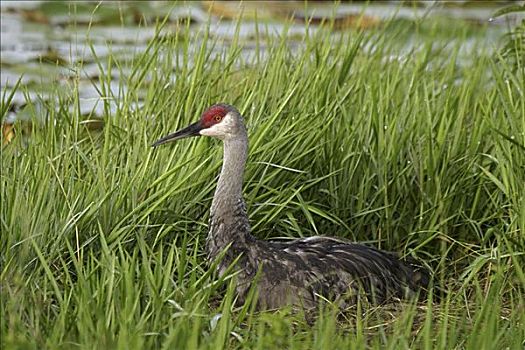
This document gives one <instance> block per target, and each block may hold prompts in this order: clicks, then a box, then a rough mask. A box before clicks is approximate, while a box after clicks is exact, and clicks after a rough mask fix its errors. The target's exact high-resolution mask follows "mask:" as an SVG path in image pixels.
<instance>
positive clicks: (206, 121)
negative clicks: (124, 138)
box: [152, 103, 246, 147]
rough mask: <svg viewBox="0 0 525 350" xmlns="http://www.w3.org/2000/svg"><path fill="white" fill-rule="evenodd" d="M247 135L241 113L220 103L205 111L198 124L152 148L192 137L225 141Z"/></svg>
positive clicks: (172, 135)
mask: <svg viewBox="0 0 525 350" xmlns="http://www.w3.org/2000/svg"><path fill="white" fill-rule="evenodd" d="M245 135H246V129H245V126H244V121H243V119H242V116H241V114H240V113H239V111H238V110H237V109H236V108H235V107H233V106H231V105H228V104H225V103H218V104H215V105H213V106H211V107H209V108H208V109H207V110H206V111H204V113H202V115H201V117H200V119H199V121H197V122H196V123H193V124H191V125H189V126H187V127H185V128H183V129H181V130H179V131H176V132H174V133H172V134H169V135H167V136H165V137H163V138H161V139H160V140H158V141H157V142H155V143H154V144H153V145H152V146H153V147H156V146H160V145H162V144H165V143H168V142H172V141H176V140H180V139H183V138H186V137H192V136H213V137H216V138H219V139H221V140H223V141H224V140H232V139H235V138H238V137H242V136H245Z"/></svg>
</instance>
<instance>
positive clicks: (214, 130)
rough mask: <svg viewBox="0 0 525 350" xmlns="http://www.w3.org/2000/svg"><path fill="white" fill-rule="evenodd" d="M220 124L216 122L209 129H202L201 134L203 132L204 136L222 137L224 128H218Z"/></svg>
mask: <svg viewBox="0 0 525 350" xmlns="http://www.w3.org/2000/svg"><path fill="white" fill-rule="evenodd" d="M219 125H220V124H215V125H213V126H211V127H209V128H207V129H202V130H201V131H199V134H201V135H202V136H215V137H220V136H222V135H223V133H222V130H220V128H218V126H219Z"/></svg>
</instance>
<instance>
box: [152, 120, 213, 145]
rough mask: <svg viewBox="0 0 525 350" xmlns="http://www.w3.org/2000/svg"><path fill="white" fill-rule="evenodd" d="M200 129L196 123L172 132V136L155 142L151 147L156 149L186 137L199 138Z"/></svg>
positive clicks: (200, 126) (199, 124)
mask: <svg viewBox="0 0 525 350" xmlns="http://www.w3.org/2000/svg"><path fill="white" fill-rule="evenodd" d="M202 129H204V128H203V127H202V125H201V123H200V121H198V122H196V123H193V124H191V125H189V126H187V127H185V128H184V129H181V130H179V131H176V132H174V133H173V134H169V135H168V136H164V137H163V138H161V139H160V140H157V141H156V142H155V143H154V144H152V145H151V147H157V146H160V145H163V144H165V143H168V142H173V141H177V140H180V139H183V138H186V137H192V136H200V134H199V131H201V130H202Z"/></svg>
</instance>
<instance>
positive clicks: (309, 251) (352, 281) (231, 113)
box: [153, 103, 429, 309]
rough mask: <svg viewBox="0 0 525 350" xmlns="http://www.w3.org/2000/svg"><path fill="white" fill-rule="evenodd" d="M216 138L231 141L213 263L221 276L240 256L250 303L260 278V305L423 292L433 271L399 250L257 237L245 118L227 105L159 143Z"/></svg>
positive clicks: (214, 219)
mask: <svg viewBox="0 0 525 350" xmlns="http://www.w3.org/2000/svg"><path fill="white" fill-rule="evenodd" d="M201 135H202V136H213V137H216V138H219V139H220V140H222V141H223V144H224V156H223V157H224V159H223V164H222V170H221V173H220V176H219V180H218V183H217V188H216V190H215V194H214V196H213V201H212V204H211V213H210V219H209V233H208V237H207V239H206V252H207V258H208V262H212V261H214V260H215V259H216V257H217V256H219V255H221V254H223V255H222V256H221V260H220V261H219V262H218V265H217V266H218V273H219V275H222V274H224V273H225V271H226V270H227V268H228V267H229V266H230V265H231V264H232V263H234V262H235V261H236V260H237V261H236V264H235V268H236V271H237V272H238V276H237V281H236V283H237V284H236V292H237V295H238V299H239V301H241V302H242V301H243V300H245V297H246V296H247V293H248V291H249V290H250V287H251V286H252V285H253V283H254V282H256V283H257V284H256V286H257V298H258V300H257V305H258V307H259V308H261V309H273V308H279V307H282V306H285V305H298V306H303V307H305V308H315V307H316V306H317V304H318V302H319V301H320V300H321V299H329V300H334V301H337V302H339V303H340V305H342V306H343V307H345V306H350V305H351V304H353V303H355V301H356V300H357V299H356V298H357V297H359V296H365V297H366V298H367V299H368V300H370V301H373V302H377V303H382V302H385V301H389V300H393V299H397V298H407V297H413V296H416V295H419V296H421V295H423V294H424V293H425V290H426V288H427V287H428V285H429V273H428V272H427V271H426V270H425V269H424V268H422V267H419V266H417V265H415V264H413V263H411V262H408V261H404V260H401V259H399V258H398V257H397V256H396V255H395V254H394V253H390V252H385V251H381V250H378V249H375V248H372V247H369V246H365V245H362V244H358V243H352V242H350V241H347V240H344V239H339V238H332V237H320V236H316V237H309V238H302V239H297V240H293V241H265V240H259V239H257V238H255V237H254V236H253V235H252V233H251V229H250V223H249V220H248V215H247V212H246V205H245V202H244V199H243V194H242V186H243V173H244V168H245V165H246V159H247V155H248V135H247V132H246V127H245V124H244V120H243V117H242V116H241V114H240V113H239V111H238V110H237V109H236V108H235V107H233V106H231V105H228V104H224V103H219V104H215V105H213V106H211V107H209V108H208V109H207V110H206V111H205V112H204V113H203V114H202V115H201V117H200V119H199V121H197V122H196V123H194V124H191V125H189V126H188V127H186V128H183V129H181V130H179V131H177V132H175V133H172V134H170V135H168V136H166V137H163V138H161V139H160V140H158V141H157V142H155V143H154V144H153V147H156V146H159V145H162V144H165V143H169V142H172V141H175V140H180V139H182V138H186V137H191V136H201Z"/></svg>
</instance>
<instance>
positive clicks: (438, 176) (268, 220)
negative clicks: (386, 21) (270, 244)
mask: <svg viewBox="0 0 525 350" xmlns="http://www.w3.org/2000/svg"><path fill="white" fill-rule="evenodd" d="M425 28H426V29H427V30H428V31H429V33H427V34H426V35H425V36H421V37H418V38H417V39H418V40H419V43H418V44H416V45H415V46H414V48H413V49H410V50H408V51H407V49H406V47H403V45H399V44H396V41H398V39H399V38H403V37H404V36H406V33H405V32H403V30H402V29H401V28H399V27H396V26H394V25H392V26H388V25H387V26H385V27H383V28H382V29H379V30H377V31H374V32H369V33H367V34H359V33H348V34H328V33H329V32H330V30H328V29H329V28H327V30H320V31H318V32H316V33H313V32H311V33H310V34H309V35H307V36H306V38H305V40H304V42H303V43H302V44H300V45H294V46H291V45H290V41H288V40H286V34H283V35H282V36H281V37H275V36H271V35H267V33H265V30H264V26H263V25H261V26H260V33H259V36H258V37H257V38H256V39H255V45H254V48H253V50H252V51H251V53H252V55H250V56H247V55H245V54H244V53H245V52H246V51H243V44H242V43H240V42H239V40H238V38H236V39H235V40H233V42H231V43H227V45H224V44H225V43H222V42H218V41H217V39H214V38H213V37H212V36H211V33H208V32H203V33H199V38H200V39H202V40H201V43H200V44H197V45H195V44H194V43H195V40H194V39H192V37H193V35H190V34H191V33H190V32H189V28H186V29H184V28H182V29H181V30H180V31H179V32H176V33H174V34H173V35H170V36H167V35H164V36H160V35H159V36H158V38H156V39H155V40H153V41H152V42H151V44H150V45H149V46H148V49H147V51H146V52H145V53H143V54H139V55H137V56H136V57H134V58H133V59H132V60H128V61H126V62H120V61H119V60H118V59H117V58H116V57H112V56H110V57H109V58H108V59H107V61H104V62H102V61H101V62H99V67H100V80H99V81H98V82H96V84H97V86H98V88H99V89H100V90H99V91H100V93H101V96H103V97H104V101H105V103H106V105H105V107H106V115H105V116H104V118H103V125H104V127H103V129H102V130H101V131H95V132H94V131H90V130H89V129H88V127H87V126H86V121H85V120H84V119H85V118H84V117H82V116H81V115H80V112H79V110H80V109H79V108H73V109H70V108H69V106H70V105H73V106H77V107H78V106H79V99H78V86H77V85H76V84H77V83H78V81H75V80H73V81H71V82H70V86H69V89H66V90H68V91H70V92H71V93H69V94H65V93H64V92H63V90H64V89H60V92H59V91H58V89H57V95H58V98H57V101H52V102H49V103H48V106H47V108H46V111H47V115H46V118H45V120H46V122H44V123H39V122H37V120H41V119H42V118H40V116H37V115H34V119H35V122H34V123H33V124H32V125H33V126H32V128H33V130H32V133H31V136H30V138H28V139H27V140H23V139H22V138H16V139H15V141H14V142H12V143H10V144H8V145H7V146H5V147H4V148H3V149H2V175H1V194H2V208H1V213H2V216H1V217H2V218H1V227H2V235H1V248H2V256H1V261H2V270H1V292H2V303H1V305H2V318H1V328H2V345H3V346H2V347H3V348H20V349H22V348H24V349H27V348H34V349H37V348H53V349H58V348H64V349H71V348H85V349H92V348H101V349H102V348H122V349H130V348H136V349H139V348H160V349H195V348H210V349H220V348H254V349H271V348H288V349H306V348H317V349H328V348H334V349H335V348H344V349H361V348H381V349H384V348H387V349H402V348H406V349H408V348H410V349H413V348H426V349H452V348H466V349H476V350H479V349H503V348H509V349H521V348H523V346H524V339H525V316H524V315H525V303H524V301H523V300H524V295H525V294H524V288H525V274H524V266H525V264H524V254H525V236H524V234H523V228H524V227H525V200H524V195H525V193H524V192H525V185H524V184H525V152H524V148H523V145H525V135H524V130H525V117H524V116H525V98H524V96H523V93H524V91H525V85H524V74H523V69H521V70H519V69H518V70H515V69H514V66H512V69H511V67H510V66H507V65H505V61H504V60H503V61H502V60H496V59H495V58H493V57H492V56H491V55H489V54H487V53H486V52H484V50H482V49H480V50H478V51H476V52H477V56H475V57H473V56H469V57H468V58H465V57H464V54H463V56H462V53H461V44H462V42H463V41H464V40H466V36H465V35H464V34H462V33H463V32H462V31H461V30H456V31H453V32H454V33H453V34H454V35H455V40H454V41H453V42H447V41H446V40H434V38H436V37H438V34H439V28H435V27H432V26H428V25H427V26H426V27H425ZM449 30H451V29H449ZM125 67H127V68H131V74H129V75H128V78H127V79H122V81H121V83H122V84H123V85H126V86H127V87H128V88H127V90H126V93H125V94H124V93H122V92H115V91H111V90H109V89H108V86H109V82H110V79H111V70H123V69H124V68H125ZM77 68H78V70H79V72H81V70H82V66H81V64H79V66H78V67H77ZM521 68H523V67H521ZM79 74H80V73H79ZM19 88H20V89H22V88H21V87H19ZM49 88H50V89H53V87H49ZM122 91H123V90H122ZM141 99H144V101H143V102H144V104H143V108H140V109H137V108H135V105H136V104H137V103H138V102H140V101H141ZM110 100H116V101H118V102H119V104H118V110H117V112H116V113H114V114H112V113H110V104H109V103H110ZM218 101H226V102H230V103H232V104H234V105H236V106H237V107H238V108H239V109H240V110H241V112H242V113H243V114H244V115H245V117H246V120H247V123H248V127H249V133H250V157H249V164H248V167H247V171H246V177H245V178H246V185H245V194H246V200H247V203H248V206H249V211H250V220H251V223H252V226H253V229H254V233H255V235H256V236H257V237H259V238H261V239H266V238H271V237H284V238H294V237H303V236H310V235H315V234H323V235H331V236H339V237H346V238H349V239H352V240H359V241H366V242H368V243H369V244H372V245H374V246H378V247H380V248H382V249H388V250H394V251H398V252H401V254H402V255H405V256H413V257H416V258H419V259H421V260H422V261H424V262H426V263H427V264H428V266H429V267H430V268H431V269H432V270H433V271H435V274H436V280H437V283H439V284H440V285H441V286H442V287H443V288H444V289H445V290H447V291H448V293H447V294H446V295H445V296H444V297H443V298H442V299H441V300H439V301H438V300H435V299H434V298H431V299H429V301H428V302H421V303H403V304H395V305H388V306H385V307H369V306H365V305H357V306H356V307H355V309H352V310H348V312H346V313H343V314H338V313H337V312H336V310H335V309H334V308H333V307H331V306H330V305H326V307H324V308H322V309H320V310H319V314H318V315H317V317H316V318H315V319H314V322H313V324H308V322H306V318H305V317H304V315H301V314H300V313H295V312H292V311H291V310H286V309H285V310H280V311H276V312H255V311H254V304H253V302H252V301H253V300H249V301H248V302H247V303H246V304H245V305H241V306H234V301H235V296H234V293H233V289H232V283H231V282H232V281H233V279H234V278H235V276H234V275H229V276H227V277H225V278H224V279H219V278H218V277H217V276H215V275H213V274H212V273H211V272H210V269H208V268H207V267H206V266H205V265H204V255H203V244H202V243H203V240H204V237H205V235H206V230H207V224H206V222H207V215H208V207H209V205H210V201H211V196H212V194H213V189H214V183H215V180H216V176H217V172H218V169H219V167H220V162H221V151H220V143H219V142H218V141H215V140H208V139H198V140H188V141H182V142H179V143H176V144H174V145H173V146H172V147H166V148H162V149H152V148H151V147H150V144H151V143H152V142H153V141H154V140H156V139H157V138H158V137H160V136H161V135H164V134H166V133H167V132H168V131H171V130H175V129H177V128H179V127H181V126H184V125H186V124H188V123H189V122H191V121H193V120H195V119H196V118H197V117H198V115H199V113H200V112H201V111H202V110H203V109H204V108H205V107H206V106H208V105H210V104H212V103H215V102H218ZM8 105H9V96H8V95H7V94H4V95H3V97H2V114H3V115H4V116H5V114H6V113H7V107H8Z"/></svg>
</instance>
